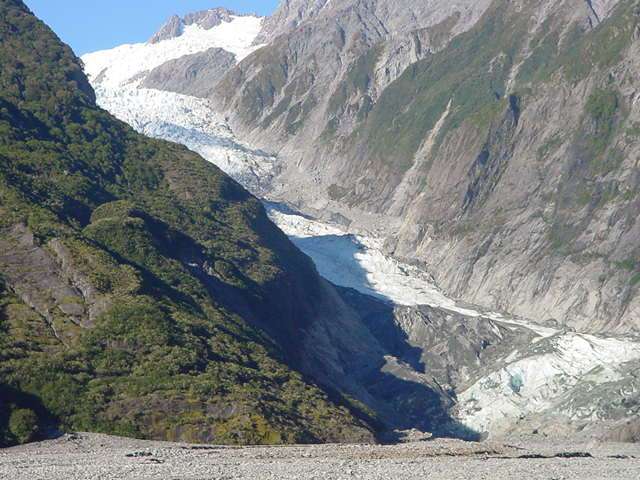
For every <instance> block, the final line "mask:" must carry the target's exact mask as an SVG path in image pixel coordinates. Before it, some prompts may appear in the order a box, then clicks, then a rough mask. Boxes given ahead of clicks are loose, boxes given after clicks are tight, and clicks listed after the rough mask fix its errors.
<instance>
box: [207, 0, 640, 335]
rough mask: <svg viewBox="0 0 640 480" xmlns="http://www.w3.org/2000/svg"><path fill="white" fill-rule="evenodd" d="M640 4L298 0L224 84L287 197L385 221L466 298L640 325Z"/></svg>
mask: <svg viewBox="0 0 640 480" xmlns="http://www.w3.org/2000/svg"><path fill="white" fill-rule="evenodd" d="M637 8H638V7H637V2H634V1H631V0H610V1H599V2H591V1H583V0H563V1H559V2H551V1H548V0H535V1H527V2H523V1H515V2H513V1H503V0H492V1H481V2H476V1H473V2H472V1H458V2H449V1H447V2H444V1H437V0H434V1H429V2H415V1H410V0H404V1H386V0H375V1H369V2H364V1H355V0H340V1H338V0H334V1H331V2H324V1H303V0H300V1H293V0H292V1H285V2H282V3H281V6H280V8H279V9H278V11H277V12H276V13H275V14H274V16H273V17H271V18H270V19H269V20H267V21H265V24H264V27H263V31H262V33H261V34H260V36H259V38H260V41H261V42H264V43H266V45H265V46H264V47H262V48H260V49H259V50H257V51H255V52H253V53H252V54H251V55H249V56H248V57H246V58H245V59H243V60H242V61H241V62H240V63H239V64H238V65H237V66H235V67H234V68H233V69H231V70H230V71H229V72H228V73H227V74H226V75H225V77H224V78H223V79H222V80H220V81H218V82H217V86H216V88H215V92H214V94H213V96H212V97H211V98H212V99H213V100H214V102H213V103H214V105H215V106H216V107H217V108H218V109H219V111H221V112H222V114H223V115H224V116H225V117H227V118H228V119H229V124H230V126H231V128H232V129H233V130H234V131H235V132H236V133H237V134H238V136H239V137H240V138H242V139H244V140H245V141H249V142H251V143H252V144H254V145H256V146H257V147H259V148H261V149H264V150H266V151H268V152H272V153H274V154H277V156H278V161H279V164H280V166H281V171H280V173H278V174H277V175H276V176H275V178H274V180H273V182H272V187H271V189H270V190H269V194H270V196H271V198H276V199H281V200H285V201H288V202H290V203H293V204H295V205H297V206H299V207H300V208H302V209H303V210H305V211H306V212H308V213H311V214H315V215H316V216H321V217H323V218H329V217H330V216H331V215H334V216H335V215H341V216H342V217H343V218H346V221H348V222H351V224H352V226H353V227H356V226H359V227H361V228H366V229H370V230H376V231H378V232H379V234H381V235H383V236H385V237H386V239H387V243H386V245H387V251H388V252H389V253H391V254H393V255H395V256H396V257H398V258H404V259H407V260H409V261H412V262H416V261H417V262H421V263H423V264H424V265H425V266H426V268H428V270H429V271H431V272H432V273H433V275H434V276H435V278H436V281H437V282H438V284H439V285H440V286H441V287H442V288H443V289H444V290H445V291H447V292H448V293H449V294H450V295H452V296H454V297H457V298H461V299H464V300H465V301H468V302H471V303H475V304H479V305H483V306H485V307H488V308H494V309H496V308H497V309H501V310H505V311H509V312H510V313H513V314H518V315H521V316H524V317H527V318H530V319H532V320H535V321H541V322H544V321H547V320H553V321H556V322H558V323H559V324H562V325H566V326H567V327H570V328H575V329H578V330H580V331H585V332H620V333H623V332H631V331H637V329H638V327H639V326H640V323H639V322H640V296H639V295H638V292H639V291H640V282H639V281H638V280H639V279H640V269H639V268H640V267H639V265H640V263H639V260H640V257H639V252H640V250H639V248H640V235H639V232H638V228H639V224H638V221H637V214H636V213H637V211H638V206H639V203H638V202H639V201H640V197H639V195H638V193H639V191H638V189H639V187H640V185H639V183H638V178H639V176H638V165H637V161H636V157H637V150H638V137H637V124H638V123H639V120H640V116H639V115H640V114H639V113H638V109H637V105H638V103H637V102H636V101H635V99H636V96H637V90H638V83H637V81H636V80H635V79H636V78H638V72H637V65H636V64H637V61H636V60H637V58H638V55H639V54H638V42H637V38H638V35H640V30H639V28H640V27H639V17H638V11H637Z"/></svg>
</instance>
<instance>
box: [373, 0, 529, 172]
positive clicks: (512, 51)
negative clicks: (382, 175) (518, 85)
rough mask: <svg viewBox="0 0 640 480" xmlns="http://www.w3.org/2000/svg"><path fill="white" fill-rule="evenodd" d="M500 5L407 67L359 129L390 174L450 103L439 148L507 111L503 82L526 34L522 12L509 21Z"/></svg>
mask: <svg viewBox="0 0 640 480" xmlns="http://www.w3.org/2000/svg"><path fill="white" fill-rule="evenodd" d="M501 3H502V2H496V3H495V4H494V5H493V6H492V7H491V8H490V9H489V11H488V12H487V13H485V15H484V16H483V17H482V19H481V20H480V21H479V24H478V25H477V26H476V27H474V28H473V29H472V30H471V31H469V32H467V33H464V34H461V35H458V36H457V37H455V38H454V39H453V40H452V41H451V42H450V43H449V45H448V46H447V47H446V48H445V49H443V50H442V51H440V52H438V53H436V54H434V55H431V56H428V57H427V58H425V59H424V60H422V61H420V62H418V63H416V64H414V65H412V66H410V67H409V68H408V69H407V70H406V71H405V72H404V73H403V75H402V76H401V77H400V78H399V79H398V80H396V81H395V82H394V83H393V84H391V85H390V86H389V87H388V88H387V89H386V90H385V91H384V93H383V94H382V96H381V97H380V99H379V101H378V102H377V104H376V105H375V106H374V108H373V110H372V111H371V113H370V114H369V119H368V121H367V123H366V124H365V125H364V126H363V127H361V129H362V130H363V132H365V138H366V141H367V145H368V151H369V152H370V153H371V155H373V156H374V157H375V158H376V159H378V160H379V161H381V162H383V163H389V162H392V164H391V167H392V168H393V169H394V170H395V171H398V172H403V171H405V170H406V169H407V168H409V166H410V165H411V159H412V158H413V156H414V155H415V153H416V152H417V150H418V148H419V147H420V145H421V143H422V142H423V141H424V139H425V137H426V135H427V134H428V132H429V131H430V130H431V129H432V128H433V127H434V125H435V124H436V122H437V121H438V119H439V118H440V117H441V116H442V114H443V113H444V111H445V110H446V107H447V104H448V103H449V102H450V101H451V102H452V105H451V109H450V114H449V116H448V118H447V120H446V122H445V125H444V126H443V129H442V131H441V132H440V134H439V138H438V142H440V141H441V140H442V139H443V138H444V137H446V135H447V134H448V133H449V132H451V131H452V130H454V129H456V128H458V127H460V126H461V125H462V124H463V123H465V122H469V124H470V125H471V126H472V127H473V128H474V129H477V130H479V131H481V132H483V133H486V132H487V130H488V128H489V126H490V124H491V122H492V120H493V119H494V118H495V117H496V115H497V114H498V113H499V112H501V111H503V110H504V109H505V108H506V107H507V105H508V102H507V101H506V98H505V82H506V80H507V76H508V72H509V71H510V69H511V67H512V65H513V60H514V58H515V56H516V54H517V52H518V50H519V47H520V44H521V42H522V41H523V39H524V38H525V33H526V31H527V28H528V25H527V15H526V12H520V14H519V15H517V16H515V17H512V16H509V15H508V13H507V12H508V11H509V9H508V8H503V5H501ZM488 65H491V68H487V66H488Z"/></svg>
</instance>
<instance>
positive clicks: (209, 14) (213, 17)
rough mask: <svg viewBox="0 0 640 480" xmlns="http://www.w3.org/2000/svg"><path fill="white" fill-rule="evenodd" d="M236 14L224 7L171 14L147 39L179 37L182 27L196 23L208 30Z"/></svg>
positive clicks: (151, 41) (152, 41)
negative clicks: (182, 16) (183, 13)
mask: <svg viewBox="0 0 640 480" xmlns="http://www.w3.org/2000/svg"><path fill="white" fill-rule="evenodd" d="M236 16H237V15H236V14H235V13H234V12H232V11H231V10H228V9H226V8H212V9H209V10H202V11H200V12H194V13H190V14H188V15H186V16H185V17H184V18H180V17H179V16H177V15H173V16H172V17H171V18H169V20H168V21H167V22H166V23H165V24H164V25H163V26H162V27H161V28H160V30H158V31H157V32H156V33H155V34H154V35H153V37H151V39H149V43H159V42H161V41H163V40H169V39H171V38H175V37H179V36H180V35H182V34H183V33H184V27H185V26H186V25H198V26H200V27H202V28H204V29H205V30H209V29H211V28H213V27H217V26H218V25H220V24H221V23H222V22H231V21H232V20H233V17H236Z"/></svg>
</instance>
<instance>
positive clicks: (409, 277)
mask: <svg viewBox="0 0 640 480" xmlns="http://www.w3.org/2000/svg"><path fill="white" fill-rule="evenodd" d="M262 21H263V20H261V19H258V18H243V17H231V21H230V22H229V23H225V22H222V24H221V25H218V26H215V27H213V28H211V29H209V30H207V29H203V28H200V27H199V26H198V25H190V26H188V27H187V29H185V30H184V33H183V34H181V35H178V36H177V37H174V38H168V39H164V40H161V41H159V42H157V43H153V44H151V43H149V44H140V45H133V46H123V47H118V48H116V49H114V50H111V51H107V52H96V53H93V54H89V55H85V56H84V57H83V62H84V64H85V71H86V73H87V75H88V77H89V80H90V81H91V83H92V85H93V87H94V89H95V92H96V96H97V102H98V104H99V105H100V106H102V107H103V108H105V109H106V110H108V111H109V112H110V113H112V114H113V115H115V116H116V117H117V118H119V119H120V120H122V121H124V122H126V123H128V124H130V125H131V126H133V127H134V128H135V129H136V130H137V131H139V132H140V133H144V134H146V135H150V136H152V137H156V138H160V139H165V140H169V141H173V142H177V143H181V144H183V145H185V146H187V147H188V148H189V149H191V150H193V151H195V152H197V153H199V154H201V155H202V156H203V157H204V158H205V159H207V160H209V161H210V162H212V163H214V164H216V165H217V166H218V167H220V168H221V169H222V170H224V171H225V172H226V173H228V174H229V175H230V176H232V177H233V178H234V179H235V180H237V181H238V182H240V183H241V184H242V185H243V186H244V187H246V188H247V189H249V190H250V191H251V192H252V193H254V194H255V195H257V196H259V197H262V198H263V199H264V201H265V207H266V211H267V214H268V215H269V217H270V218H271V220H272V221H273V222H274V223H275V224H276V225H278V226H279V227H280V228H281V229H282V231H284V232H285V233H286V234H287V235H288V236H289V238H290V239H291V241H292V242H293V243H294V244H295V245H296V246H297V247H298V248H299V249H300V250H302V251H303V252H304V253H306V254H307V255H308V256H309V257H310V258H311V259H312V260H313V262H314V264H315V266H316V268H317V270H318V272H319V273H320V274H321V275H322V276H323V277H324V278H325V279H327V280H328V281H330V282H331V283H332V284H334V285H336V286H338V287H342V288H344V289H347V290H346V292H347V293H345V294H344V295H345V298H347V303H348V304H349V305H350V307H351V308H353V309H355V310H356V314H357V315H356V317H358V318H357V320H353V319H352V320H350V322H353V323H351V324H350V325H351V328H353V329H354V331H358V332H365V333H362V335H373V337H374V338H375V340H372V341H371V342H372V344H376V345H377V344H380V345H381V346H382V347H383V350H385V354H384V362H383V364H382V365H376V364H377V363H378V362H379V356H380V355H379V354H378V353H375V354H374V353H372V354H371V356H370V357H367V354H362V361H363V362H365V363H366V362H372V363H373V364H374V365H373V370H372V371H370V372H369V374H368V375H369V376H371V375H372V374H373V373H371V372H374V373H375V375H376V376H378V375H380V374H381V373H382V374H390V375H391V376H393V377H395V378H397V379H402V381H403V382H409V383H411V384H415V385H422V386H426V387H428V389H429V391H432V392H437V393H436V396H437V397H439V398H440V399H441V400H440V401H441V402H443V405H444V407H442V408H444V409H445V410H446V411H447V412H449V414H450V415H451V419H452V420H451V421H453V422H454V423H459V424H460V427H455V428H454V427H447V428H449V430H448V433H449V434H451V433H452V432H454V433H455V432H456V431H457V430H456V428H464V429H468V430H469V431H470V432H474V433H473V435H476V436H477V438H480V437H482V438H486V437H487V436H489V437H504V436H506V437H511V436H515V437H519V436H523V437H531V436H533V437H534V438H535V436H539V435H545V436H546V435H552V436H554V438H563V437H567V438H569V437H579V438H582V439H591V438H598V439H606V438H608V437H609V436H615V435H616V432H618V431H621V430H625V429H627V428H628V427H627V426H628V422H629V419H633V418H636V417H637V416H638V415H639V414H640V407H639V403H638V399H639V398H640V379H639V378H638V376H637V371H638V366H640V341H639V340H638V338H637V337H635V336H633V335H625V336H623V335H620V334H618V333H615V334H614V333H613V332H612V333H610V334H605V333H599V334H598V333H595V334H594V333H590V332H582V333H580V332H576V331H575V329H573V328H571V327H570V326H568V323H569V322H565V321H563V319H561V318H560V319H556V320H553V321H550V320H549V319H548V318H541V317H534V318H524V317H521V316H514V315H510V314H509V313H508V312H506V311H502V312H496V311H495V309H494V308H486V307H484V308H483V307H479V306H475V305H471V304H467V303H465V302H461V301H459V300H454V299H453V298H451V297H450V296H448V295H446V294H445V293H444V291H443V290H442V289H441V288H439V286H437V280H436V279H437V278H438V277H440V276H441V275H439V272H438V271H437V270H433V268H437V267H435V266H434V262H430V261H429V260H428V259H427V261H424V262H422V261H417V262H413V263H408V262H407V261H402V260H398V257H394V256H392V255H391V252H390V250H389V248H388V247H387V245H386V240H387V238H386V237H385V236H384V235H385V232H384V229H379V228H369V227H371V225H372V224H371V223H367V222H357V221H356V222H351V221H350V220H349V219H347V218H345V217H344V216H343V215H339V214H336V215H334V216H333V217H331V216H329V215H326V214H325V215H322V219H320V218H318V217H317V216H315V214H317V213H318V211H319V210H321V208H320V209H319V208H314V207H311V208H308V209H307V211H306V212H305V205H306V204H305V203H302V204H301V205H302V206H303V211H302V212H298V211H296V209H295V208H293V207H292V204H289V206H287V205H286V204H283V203H278V201H279V200H281V198H282V197H281V196H280V195H279V194H275V193H276V192H277V191H278V190H279V189H280V186H279V182H283V181H286V178H287V176H286V175H285V176H284V177H281V176H280V175H281V173H282V172H283V171H284V170H285V169H287V168H289V169H290V168H291V167H290V166H286V165H284V162H283V160H282V159H281V158H280V155H283V153H282V152H281V153H280V154H276V153H268V152H267V151H265V150H262V149H260V148H257V147H255V146H253V145H252V140H251V139H252V138H254V137H253V135H252V134H246V135H244V137H246V139H242V138H238V137H239V135H237V134H235V133H234V129H233V128H232V126H231V124H230V122H229V119H228V118H226V117H225V115H224V114H223V113H221V111H222V110H223V109H222V108H221V105H219V104H217V103H216V99H215V96H214V97H211V98H202V97H195V96H190V95H186V94H184V93H176V92H175V91H167V90H162V89H158V88H148V87H147V86H145V85H146V84H147V83H148V79H149V78H150V77H151V76H152V72H153V71H154V69H155V70H157V69H158V68H162V65H163V64H164V63H167V62H181V61H183V60H184V59H188V58H190V57H192V56H194V55H196V56H197V55H198V54H201V53H203V52H207V51H209V50H211V49H222V50H225V51H226V52H228V53H229V54H231V55H233V56H234V58H235V60H234V62H235V63H237V62H240V61H242V60H243V59H244V58H245V57H246V56H247V55H249V54H250V53H251V52H252V51H257V50H259V49H260V48H261V44H260V42H261V41H262V40H261V39H260V38H258V34H259V32H260V28H259V26H260V22H262ZM229 26H234V27H235V28H234V32H235V33H236V34H237V35H234V37H233V42H231V41H230V39H229V38H228V37H227V32H228V31H230V30H229V29H228V27H229ZM154 52H161V54H160V55H154ZM258 53H260V52H258ZM147 58H152V59H153V61H152V63H145V61H144V60H143V59H147ZM185 61H186V60H185ZM186 65H191V64H190V63H189V62H188V61H186ZM188 68H190V67H187V71H189V70H188ZM229 68H230V67H229ZM174 75H175V76H176V77H180V82H179V83H180V89H181V90H186V89H188V88H189V85H190V84H191V83H192V82H194V81H195V80H194V79H197V77H198V72H197V71H196V72H191V73H190V74H189V75H192V76H191V77H189V76H188V75H187V76H185V77H184V78H182V77H181V76H182V75H183V73H182V70H181V69H179V68H178V69H177V70H176V72H175V74H174ZM220 76H222V74H220ZM189 78H191V81H189V80H188V79H189ZM216 78H217V77H216ZM190 82H191V83H190ZM174 83H175V82H174ZM445 117H446V115H445V116H444V117H443V119H442V121H444V118H445ZM240 137H242V135H240ZM262 143H264V142H262ZM267 143H268V142H267ZM284 155H287V153H286V149H285V152H284ZM283 178H284V179H285V180H283ZM407 188H409V187H407ZM312 205H313V204H312ZM403 228H406V225H405V227H403ZM350 291H355V292H357V293H358V294H362V295H364V296H365V297H366V298H369V300H355V301H353V302H352V301H350V298H351V297H350V294H349V293H348V292H350ZM361 301H364V302H365V303H367V302H373V304H376V305H378V306H377V307H375V308H374V310H376V311H384V312H385V313H384V314H380V313H378V314H376V315H377V316H376V315H374V316H369V315H368V314H366V312H365V311H364V310H361V311H358V309H359V306H360V303H359V302H361ZM354 302H355V303H354ZM490 303H491V302H489V301H487V302H486V305H489V304H490ZM380 305H382V306H380ZM324 322H325V323H324V324H323V327H322V328H324V329H329V330H331V329H335V328H339V324H335V325H332V323H331V322H332V320H331V319H327V320H324ZM309 335H310V339H311V341H313V338H314V336H313V334H309ZM323 335H325V334H323ZM394 335H399V337H400V338H401V339H402V340H401V342H400V343H401V345H402V346H400V347H398V346H397V345H396V346H392V347H389V348H387V346H386V345H385V342H387V341H388V339H389V337H393V336H394ZM343 341H344V340H343ZM347 341H348V339H347ZM347 348H349V347H347ZM351 348H357V347H351ZM371 348H373V347H371ZM336 354H337V355H338V357H339V356H341V355H342V354H341V353H339V352H337V353H336ZM313 355H315V357H313V360H309V362H311V363H313V362H316V361H318V356H320V357H324V358H322V359H320V363H322V362H323V361H327V362H329V361H330V362H335V361H336V360H328V359H329V358H332V357H331V356H330V354H328V353H327V352H323V351H319V353H314V354H313ZM331 355H333V354H331ZM338 363H339V361H338ZM336 368H338V369H340V371H341V372H342V373H341V375H344V376H345V378H352V379H353V378H356V379H357V380H356V381H355V382H354V384H355V385H357V386H355V387H353V391H352V392H351V394H353V395H354V396H355V397H356V398H359V399H360V400H362V401H364V402H365V403H366V404H368V405H369V406H370V407H372V408H374V409H375V408H376V407H375V405H378V408H380V412H384V411H385V410H386V409H388V408H391V410H392V411H393V410H394V409H398V408H400V409H401V408H402V405H403V403H402V402H409V403H411V402H413V401H417V402H420V401H422V400H417V399H419V398H422V395H423V394H422V393H420V394H418V393H416V392H414V391H409V393H407V394H406V397H405V396H403V395H400V397H399V398H398V399H396V400H395V401H394V400H391V401H389V399H387V398H384V397H386V396H388V392H380V391H379V390H377V389H376V387H375V382H378V381H380V380H375V382H374V384H372V383H371V380H364V379H363V377H361V373H360V372H358V371H357V370H356V371H350V366H349V365H340V366H338V367H336ZM303 371H305V372H306V373H308V374H311V375H312V376H316V375H317V376H316V378H318V379H322V378H323V376H322V375H321V374H319V373H318V372H316V371H315V370H314V367H304V368H303ZM376 378H377V377H376ZM325 380H326V379H325ZM321 381H322V380H321ZM338 383H339V382H338ZM429 395H432V394H429ZM383 404H384V406H383V407H382V406H381V405H383ZM438 408H440V407H438ZM425 414H426V411H425V412H423V415H425ZM381 416H382V418H383V419H386V420H385V421H387V425H388V427H391V428H399V429H401V430H402V429H405V428H410V427H413V428H419V429H423V430H425V429H427V428H428V427H429V422H427V424H425V423H424V422H423V421H422V420H420V419H419V417H420V407H418V408H417V410H416V411H412V412H410V413H409V415H408V417H407V418H405V419H404V420H402V421H397V422H396V424H394V422H393V421H390V423H389V419H390V418H392V417H393V416H394V415H393V414H392V413H388V412H387V413H386V414H385V413H381ZM440 433H445V432H440ZM630 435H631V436H633V434H630ZM474 438H475V437H474Z"/></svg>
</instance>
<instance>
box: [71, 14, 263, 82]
mask: <svg viewBox="0 0 640 480" xmlns="http://www.w3.org/2000/svg"><path fill="white" fill-rule="evenodd" d="M232 18H233V20H232V21H231V22H222V23H221V24H220V25H217V26H216V27H213V28H211V29H209V30H207V29H204V28H202V27H200V26H199V25H195V24H194V25H188V26H186V27H185V29H184V33H183V34H182V35H180V36H179V37H176V38H171V39H168V40H163V41H162V42H159V43H135V44H127V45H121V46H119V47H116V48H113V49H111V50H102V51H99V52H94V53H88V54H86V55H84V56H83V57H82V61H83V62H84V64H85V72H86V74H87V76H88V77H89V79H90V80H91V81H92V83H94V82H96V81H97V80H100V83H102V84H103V85H105V86H107V87H111V88H114V87H117V86H119V85H122V84H123V83H125V82H127V81H129V80H131V79H132V78H134V77H136V76H138V75H140V74H142V73H144V72H148V71H150V70H153V69H154V68H156V67H159V66H160V65H162V64H163V63H166V62H168V61H169V60H173V59H176V58H180V57H182V56H184V55H191V54H194V53H200V52H204V51H206V50H208V49H210V48H214V47H217V48H223V49H224V50H227V51H228V52H231V53H233V54H234V55H235V56H236V60H237V61H240V60H242V59H243V58H244V57H246V56H247V55H249V54H250V53H251V52H253V51H254V50H256V49H258V48H260V45H254V44H253V42H254V40H255V39H256V37H257V36H258V33H260V29H261V28H262V21H263V19H262V18H261V17H254V16H243V17H236V16H234V17H232Z"/></svg>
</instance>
